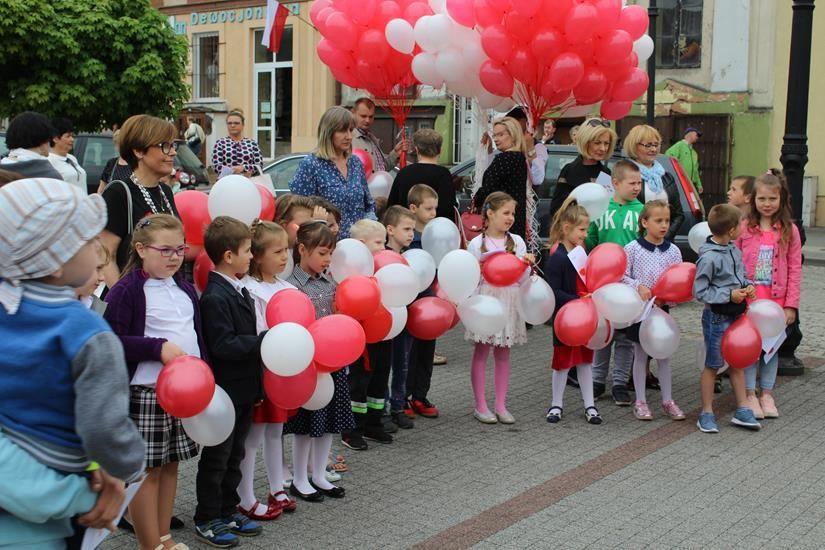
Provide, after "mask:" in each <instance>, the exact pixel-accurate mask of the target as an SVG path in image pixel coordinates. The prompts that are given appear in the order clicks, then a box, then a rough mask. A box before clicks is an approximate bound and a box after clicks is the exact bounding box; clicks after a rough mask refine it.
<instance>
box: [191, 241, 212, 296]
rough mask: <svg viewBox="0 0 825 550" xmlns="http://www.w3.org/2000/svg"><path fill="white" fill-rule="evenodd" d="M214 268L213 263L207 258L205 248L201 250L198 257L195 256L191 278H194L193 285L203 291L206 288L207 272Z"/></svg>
mask: <svg viewBox="0 0 825 550" xmlns="http://www.w3.org/2000/svg"><path fill="white" fill-rule="evenodd" d="M214 270H215V264H213V263H212V260H210V259H209V256H208V255H207V254H206V250H202V251H201V253H200V254H198V257H197V258H195V266H194V268H193V273H192V275H193V278H194V279H195V286H196V287H198V290H200V291H201V292H203V291H204V290H206V284H207V283H208V282H209V272H210V271H214Z"/></svg>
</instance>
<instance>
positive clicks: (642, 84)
mask: <svg viewBox="0 0 825 550" xmlns="http://www.w3.org/2000/svg"><path fill="white" fill-rule="evenodd" d="M649 83H650V80H649V78H648V76H647V72H645V71H644V70H642V69H640V68H639V67H635V68H633V69H632V70H631V71H630V74H628V75H627V76H626V77H624V78H623V79H621V80H617V81H616V82H615V83H614V84H613V91H612V92H611V99H612V100H613V101H633V100H634V99H636V98H638V97H639V96H640V95H642V94H643V93H645V90H647V86H648V84H649Z"/></svg>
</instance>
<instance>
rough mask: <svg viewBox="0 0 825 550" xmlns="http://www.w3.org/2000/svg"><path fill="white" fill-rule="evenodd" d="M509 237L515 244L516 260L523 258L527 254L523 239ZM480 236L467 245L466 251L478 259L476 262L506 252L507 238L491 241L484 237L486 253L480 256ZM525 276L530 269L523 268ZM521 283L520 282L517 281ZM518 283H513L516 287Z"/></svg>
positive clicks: (489, 238)
mask: <svg viewBox="0 0 825 550" xmlns="http://www.w3.org/2000/svg"><path fill="white" fill-rule="evenodd" d="M510 236H511V237H513V242H515V245H516V247H515V249H514V252H515V253H516V257H517V258H524V255H525V254H527V245H526V244H524V239H522V238H521V237H520V236H518V235H515V234H513V233H510ZM481 237H482V236H481V235H477V236H476V237H475V238H474V239H473V240H472V241H470V243H469V244H468V245H467V251H468V252H469V253H470V254H472V255H473V256H475V257H476V258H478V261H480V262H483V261H485V260H486V259H487V258H489V257H490V256H492V255H494V254H501V253H502V252H506V251H507V237H501V238H500V239H493V238H491V237H484V245H485V247H486V249H487V252H484V253H483V254H482V252H481ZM524 269H525V271H524V272H525V276H527V275H529V274H530V269H529V268H528V267H526V266H525V268H524ZM519 282H521V281H519ZM518 284H519V283H515V286H517V285H518Z"/></svg>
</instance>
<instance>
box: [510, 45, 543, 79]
mask: <svg viewBox="0 0 825 550" xmlns="http://www.w3.org/2000/svg"><path fill="white" fill-rule="evenodd" d="M507 68H508V69H509V70H510V74H511V75H512V76H513V78H514V79H516V80H518V81H520V82H523V83H524V84H526V85H527V86H530V87H535V86H536V81H537V79H538V64H537V63H536V59H535V58H534V57H533V54H532V53H530V50H529V49H527V48H526V47H524V46H520V47H517V48H516V49H514V50H513V53H512V54H511V55H510V62H509V63H508V64H507Z"/></svg>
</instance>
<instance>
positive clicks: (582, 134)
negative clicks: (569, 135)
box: [575, 118, 619, 158]
mask: <svg viewBox="0 0 825 550" xmlns="http://www.w3.org/2000/svg"><path fill="white" fill-rule="evenodd" d="M591 120H596V121H598V122H599V124H595V125H591V124H589V122H590V121H591ZM605 132H607V135H608V137H609V138H610V146H609V148H608V150H607V156H606V157H605V158H610V157H611V156H613V151H615V150H616V142H618V141H619V136H617V135H616V132H615V131H614V130H613V128H610V127H609V126H603V125H602V124H601V119H598V118H590V119H587V120H585V121H584V122H583V123H582V125H581V126H580V127H579V131H578V133H577V134H576V141H575V142H576V147H577V148H578V149H579V153H581V156H582V157H583V158H590V156H589V155H588V154H587V149H588V147H589V146H590V144H591V143H593V142H594V141H596V140H597V139H599V137H600V136H601V135H602V134H603V133H605Z"/></svg>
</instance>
